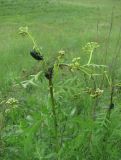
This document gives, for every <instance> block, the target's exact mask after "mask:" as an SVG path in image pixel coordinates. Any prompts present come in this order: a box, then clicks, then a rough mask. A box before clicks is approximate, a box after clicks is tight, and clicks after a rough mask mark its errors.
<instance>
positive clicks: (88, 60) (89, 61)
mask: <svg viewBox="0 0 121 160" xmlns="http://www.w3.org/2000/svg"><path fill="white" fill-rule="evenodd" d="M92 54H93V50H92V51H91V53H90V57H89V60H88V63H87V65H89V64H90V62H91V59H92Z"/></svg>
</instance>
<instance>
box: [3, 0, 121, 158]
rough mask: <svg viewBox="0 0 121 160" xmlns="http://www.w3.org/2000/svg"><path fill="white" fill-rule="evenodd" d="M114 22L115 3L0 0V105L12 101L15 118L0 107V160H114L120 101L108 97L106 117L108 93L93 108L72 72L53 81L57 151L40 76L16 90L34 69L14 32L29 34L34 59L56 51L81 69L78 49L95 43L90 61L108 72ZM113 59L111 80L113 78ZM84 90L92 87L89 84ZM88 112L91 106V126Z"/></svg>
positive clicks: (117, 23) (116, 32)
mask: <svg viewBox="0 0 121 160" xmlns="http://www.w3.org/2000/svg"><path fill="white" fill-rule="evenodd" d="M120 16H121V2H120V0H115V1H113V0H101V1H100V0H86V1H85V0H61V1H60V0H50V1H48V0H44V1H42V0H34V1H32V0H18V1H14V0H6V1H4V0H0V22H1V23H0V40H1V43H0V53H1V54H0V100H1V101H7V100H8V99H9V98H11V97H15V98H16V99H18V101H19V104H17V106H16V109H15V111H11V110H12V109H10V108H9V107H10V106H7V105H6V104H4V103H1V104H0V105H1V109H0V111H1V114H0V125H1V127H0V129H1V139H0V154H1V155H2V156H1V157H0V159H1V160H10V159H13V160H17V159H18V160H41V159H42V160H44V159H50V160H56V159H58V160H98V159H100V160H120V156H121V154H120V147H121V129H120V124H119V122H120V119H121V118H120V114H118V113H119V112H120V100H119V98H120V94H119V95H117V96H115V98H114V99H115V103H116V104H115V105H116V106H117V107H116V109H115V110H114V112H113V113H112V116H111V117H108V118H107V115H108V111H107V110H106V107H107V106H108V105H109V103H110V93H109V91H108V89H107V88H108V87H107V88H106V89H105V92H104V95H103V97H102V99H99V103H98V100H95V99H92V98H91V97H90V96H87V95H86V94H85V93H83V92H82V90H83V89H84V88H85V87H87V86H86V84H85V79H84V78H82V75H81V74H80V73H76V74H74V75H72V74H70V73H69V72H68V71H67V72H64V73H62V75H60V76H57V77H56V79H55V80H54V96H55V97H56V102H57V104H56V105H57V106H56V107H57V108H58V109H57V115H58V116H57V118H58V123H59V128H58V130H59V131H58V132H59V133H58V137H59V138H58V139H59V140H57V141H59V146H58V147H57V146H56V145H57V143H58V142H57V141H56V140H55V139H54V135H55V133H54V129H53V128H54V127H53V120H52V117H51V114H52V113H51V101H50V96H49V92H48V81H47V80H45V79H43V77H42V78H40V82H39V87H37V88H36V87H31V86H30V87H28V88H27V89H25V90H24V89H21V87H18V86H17V85H16V84H19V83H20V82H21V81H24V80H26V79H29V78H30V75H32V74H36V73H37V72H38V68H39V64H38V63H37V62H36V61H34V59H32V58H31V57H30V54H29V53H30V50H32V42H31V41H30V40H29V39H28V38H26V37H25V38H23V37H21V36H20V35H19V34H18V32H19V31H18V28H19V27H21V26H28V27H29V30H30V31H31V33H32V35H33V36H34V37H35V40H36V41H37V44H38V46H39V47H42V54H43V55H44V57H47V59H48V60H50V61H51V59H52V62H53V61H54V60H55V58H56V57H57V55H58V51H59V50H64V51H65V59H66V61H67V62H70V61H71V60H72V59H73V58H74V57H80V58H81V60H80V61H81V63H83V64H85V63H86V61H87V57H88V56H87V55H86V54H85V53H83V51H82V47H83V46H84V45H85V44H86V43H87V42H98V44H99V45H100V48H99V49H97V50H96V53H94V54H95V56H93V59H92V61H93V62H95V63H96V64H97V63H98V64H106V65H108V66H109V71H112V70H113V68H112V60H113V59H114V58H115V55H116V45H117V42H118V39H119V43H118V45H117V46H118V48H120V34H121V33H120V27H121V20H120ZM118 52H119V55H118V60H117V59H116V65H117V66H116V65H114V70H115V66H116V67H117V71H116V75H115V77H116V81H118V79H119V80H120V71H121V70H120V61H119V59H120V50H118ZM106 55H107V56H106ZM100 81H101V80H100V79H99V82H100ZM97 82H98V80H97ZM89 83H90V84H89V86H92V85H93V81H91V82H89ZM106 85H107V83H106ZM93 106H96V107H98V109H97V112H96V117H97V119H96V122H95V121H94V119H93V118H92V112H93ZM6 110H7V111H8V112H7V111H6ZM106 113H107V114H106ZM116 124H117V125H116ZM110 126H111V127H110ZM105 128H106V129H105ZM55 148H56V151H55Z"/></svg>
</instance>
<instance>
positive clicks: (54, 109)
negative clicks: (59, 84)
mask: <svg viewBox="0 0 121 160" xmlns="http://www.w3.org/2000/svg"><path fill="white" fill-rule="evenodd" d="M49 91H50V97H51V104H52V113H53V121H54V128H55V138H56V152H58V123H57V115H56V108H55V100H54V95H53V83H52V78H50V79H49Z"/></svg>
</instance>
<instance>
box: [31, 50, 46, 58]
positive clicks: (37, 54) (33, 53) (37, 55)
mask: <svg viewBox="0 0 121 160" xmlns="http://www.w3.org/2000/svg"><path fill="white" fill-rule="evenodd" d="M30 55H31V56H32V57H33V58H34V59H36V60H38V61H42V60H43V56H42V55H40V53H39V52H37V51H36V50H32V51H30Z"/></svg>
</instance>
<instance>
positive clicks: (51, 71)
mask: <svg viewBox="0 0 121 160" xmlns="http://www.w3.org/2000/svg"><path fill="white" fill-rule="evenodd" d="M19 34H21V35H22V36H28V38H29V39H30V40H31V41H32V43H33V48H32V50H31V51H30V55H31V56H32V57H33V58H34V59H35V60H37V61H40V62H41V71H40V72H38V73H37V74H36V75H32V78H31V79H30V80H26V81H23V82H22V83H21V84H22V86H23V87H25V88H26V87H27V86H28V85H30V84H31V85H35V86H37V84H36V82H37V81H38V79H39V77H40V76H41V75H42V74H43V75H44V77H45V78H46V79H47V80H48V85H49V93H50V97H51V104H52V115H53V122H54V128H55V138H56V151H58V147H59V140H58V121H57V112H56V107H55V105H56V104H55V98H54V94H53V76H54V75H55V74H56V73H57V72H58V70H59V69H62V68H65V67H66V68H67V69H68V70H69V71H70V72H72V73H74V72H75V71H79V72H81V73H82V75H83V76H86V77H88V79H89V80H90V79H93V80H94V77H95V76H100V75H102V74H100V73H98V74H97V69H100V68H104V70H105V69H106V66H104V65H97V64H92V63H91V61H92V56H93V52H94V50H95V49H96V48H98V47H99V45H98V44H97V43H96V42H90V43H87V44H86V45H85V47H84V48H83V50H84V51H86V52H87V53H88V54H89V59H88V62H87V63H86V64H83V65H82V64H81V63H80V57H77V58H73V59H72V61H71V62H70V63H64V62H63V57H64V55H65V52H64V51H59V54H58V56H57V58H56V60H55V61H54V62H53V61H52V64H51V65H50V64H48V62H47V61H46V58H45V57H44V55H42V53H41V49H40V48H39V47H38V45H37V43H36V41H35V39H34V38H33V36H32V34H31V33H30V32H29V30H28V27H20V28H19ZM87 87H88V86H87ZM85 92H87V93H89V94H90V96H91V97H93V98H95V97H98V96H100V95H102V93H103V90H101V89H99V88H96V87H94V88H87V89H86V90H85Z"/></svg>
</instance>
